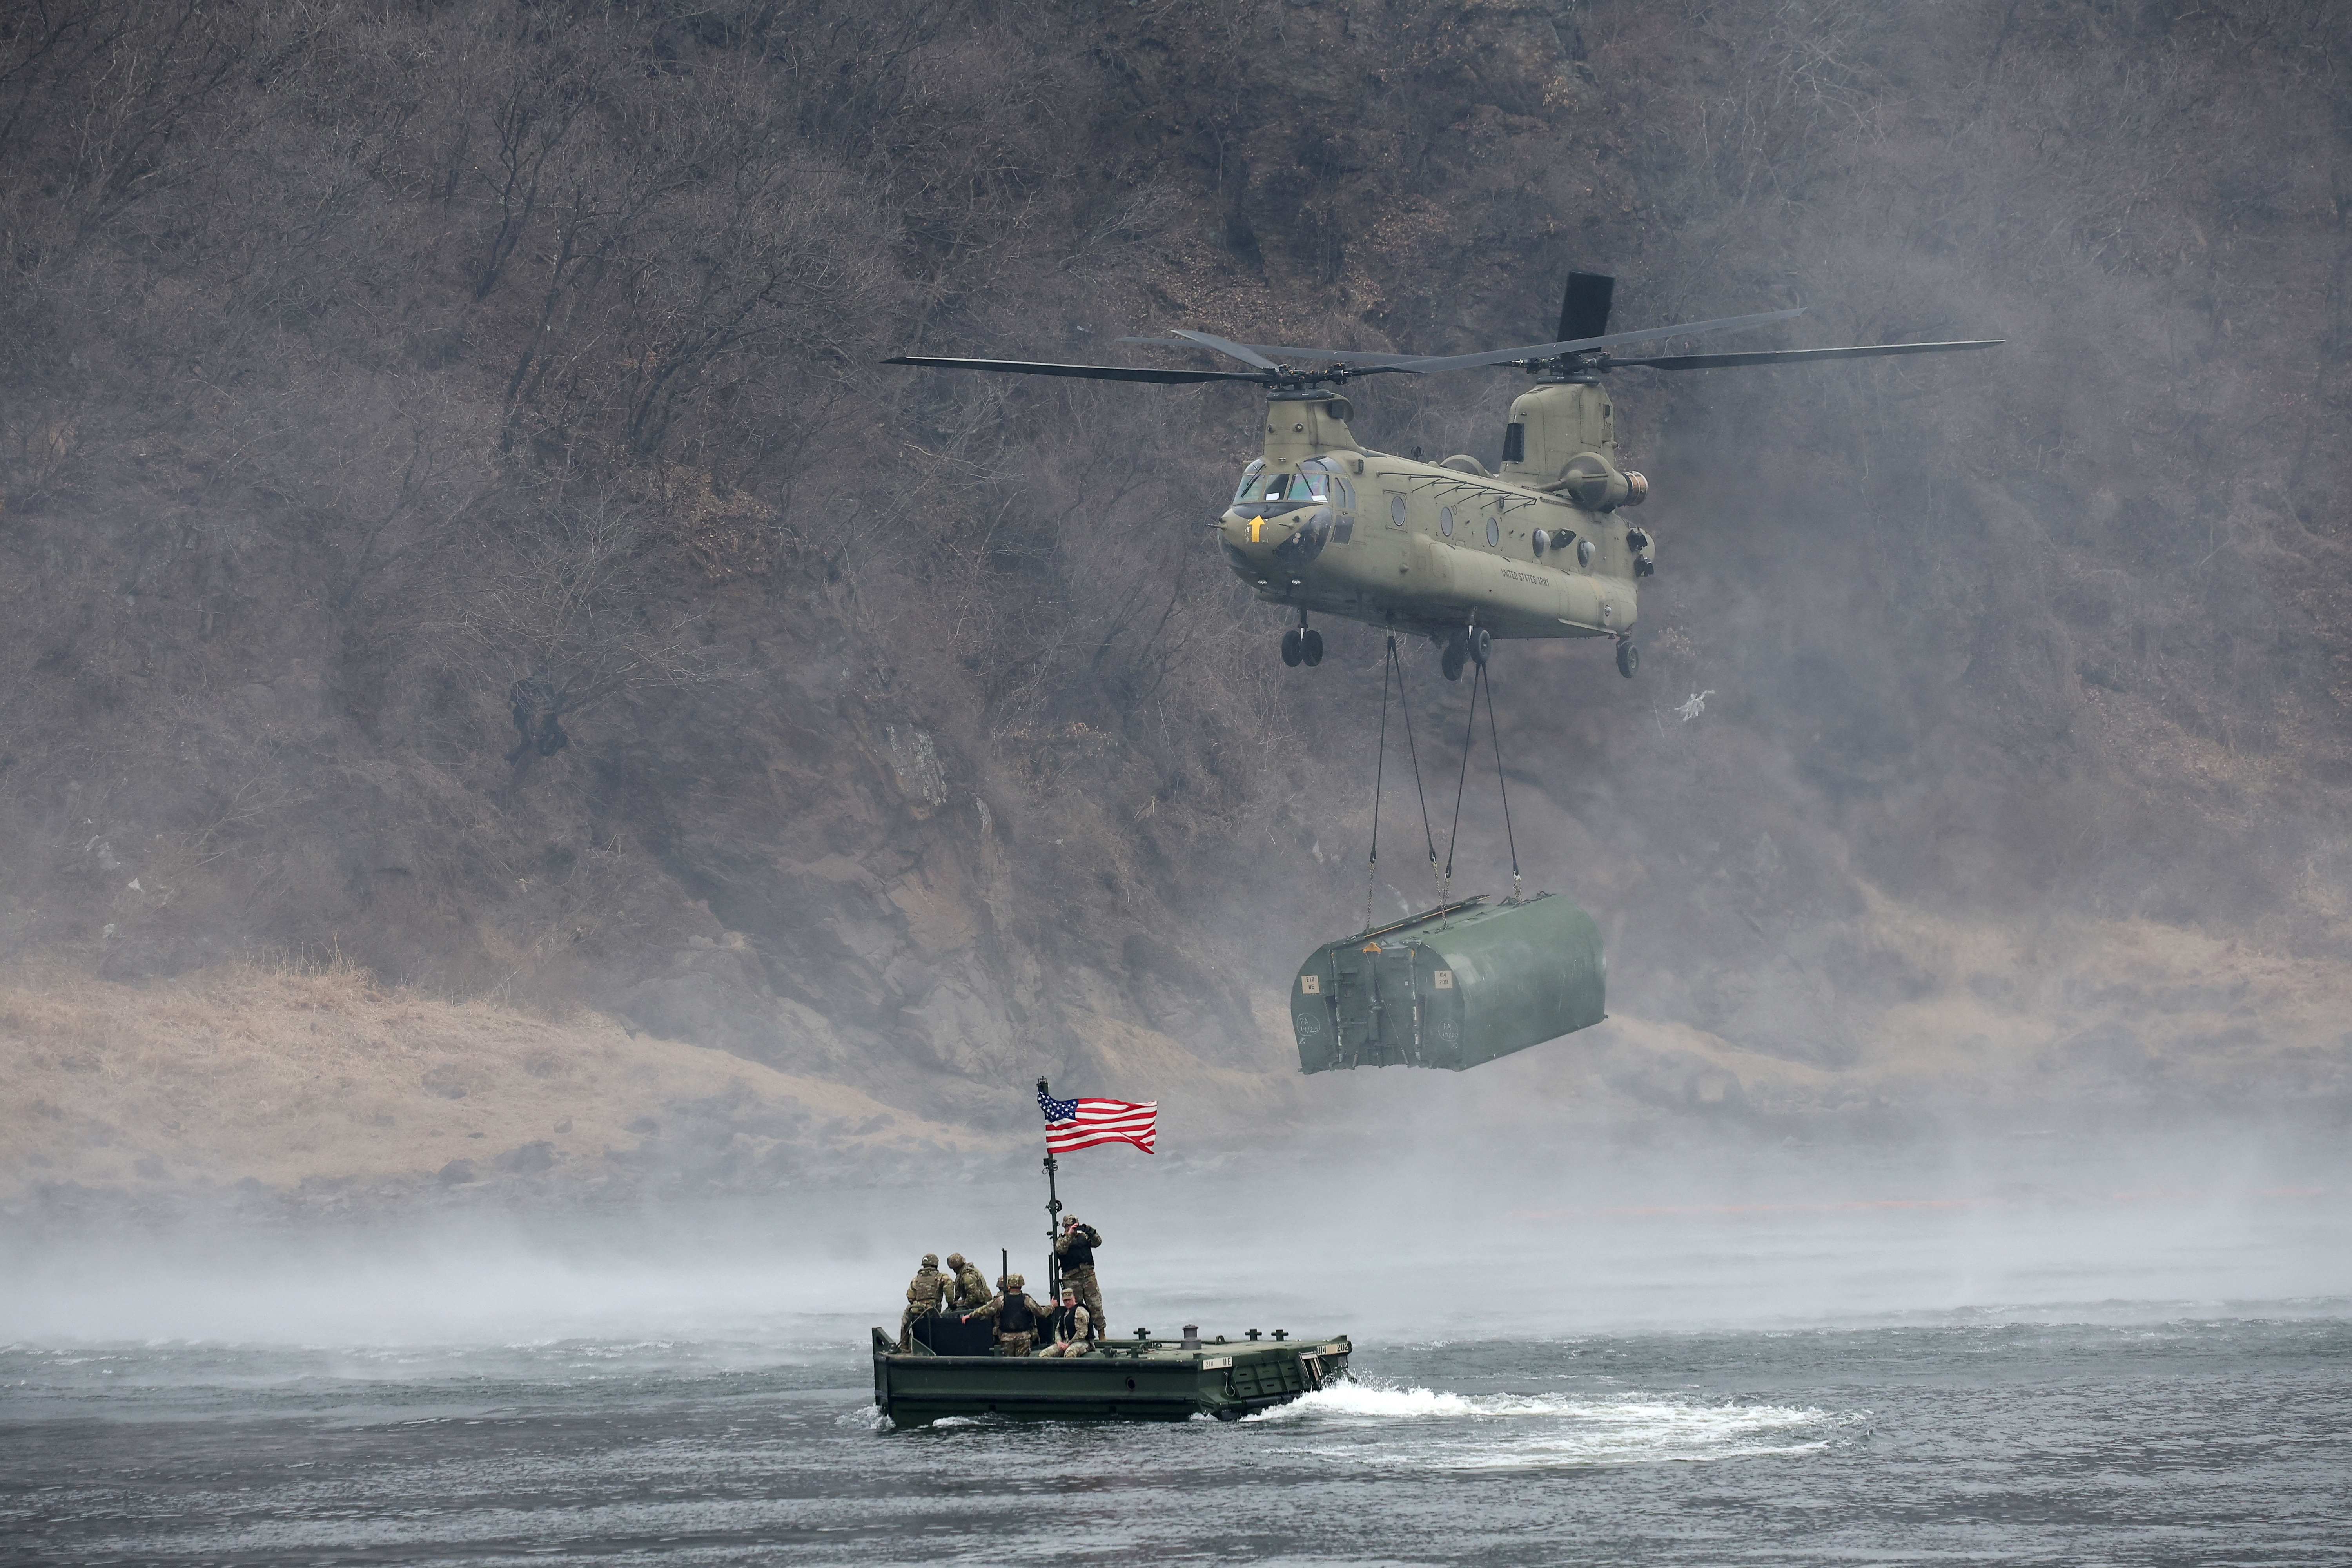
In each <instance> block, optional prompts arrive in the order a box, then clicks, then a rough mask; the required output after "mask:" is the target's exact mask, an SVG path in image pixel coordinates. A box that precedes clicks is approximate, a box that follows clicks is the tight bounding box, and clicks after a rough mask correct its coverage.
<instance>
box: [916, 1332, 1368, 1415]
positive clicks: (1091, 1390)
mask: <svg viewBox="0 0 2352 1568" xmlns="http://www.w3.org/2000/svg"><path fill="white" fill-rule="evenodd" d="M909 1337H910V1339H911V1341H912V1343H913V1348H912V1349H911V1350H908V1351H901V1350H899V1349H898V1341H897V1340H895V1339H894V1338H892V1337H891V1336H890V1335H889V1334H888V1333H887V1332H885V1331H883V1330H881V1329H877V1330H875V1331H874V1403H875V1405H876V1406H877V1407H878V1408H879V1409H880V1410H881V1412H882V1414H883V1415H887V1416H888V1417H889V1419H890V1422H891V1424H892V1425H893V1426H926V1425H928V1424H929V1423H931V1422H933V1421H937V1420H940V1419H941V1418H942V1417H945V1416H949V1415H1003V1416H1010V1417H1013V1418H1015V1419H1020V1420H1030V1421H1184V1420H1189V1419H1190V1418H1192V1416H1194V1415H1211V1416H1214V1417H1215V1418H1216V1419H1218V1420H1220V1421H1235V1420H1239V1419H1240V1418H1241V1417H1242V1416H1244V1415H1248V1414H1250V1413H1251V1412H1252V1411H1255V1410H1266V1409H1271V1408H1272V1407H1273V1406H1275V1405H1286V1404H1288V1403H1289V1402H1290V1401H1291V1400H1294V1399H1297V1397H1298V1396H1299V1395H1301V1394H1311V1393H1313V1392H1314V1391H1315V1390H1317V1389H1318V1388H1321V1387H1324V1386H1325V1385H1326V1384H1330V1383H1332V1382H1334V1381H1335V1380H1337V1379H1339V1378H1342V1377H1345V1376H1346V1375H1347V1374H1348V1358H1349V1355H1350V1354H1352V1353H1353V1352H1354V1349H1355V1347H1354V1346H1353V1345H1351V1344H1349V1342H1348V1336H1347V1335H1345V1334H1340V1335H1339V1336H1337V1337H1336V1338H1333V1339H1328V1340H1294V1339H1292V1338H1290V1337H1289V1336H1288V1335H1287V1334H1286V1333H1285V1332H1284V1331H1282V1330H1280V1329H1276V1331H1274V1332H1273V1334H1271V1335H1269V1336H1265V1337H1260V1335H1259V1334H1258V1331H1256V1330H1255V1329H1253V1330H1251V1331H1249V1333H1248V1334H1247V1335H1245V1336H1244V1338H1243V1339H1242V1340H1241V1341H1239V1342H1233V1343H1228V1342H1226V1340H1225V1336H1224V1335H1223V1334H1219V1335H1218V1336H1217V1337H1216V1338H1215V1339H1214V1340H1207V1341H1204V1340H1202V1338H1201V1337H1200V1334H1199V1331H1197V1330H1194V1329H1192V1328H1189V1327H1188V1328H1187V1329H1186V1330H1185V1331H1184V1334H1183V1337H1182V1338H1181V1339H1173V1340H1156V1339H1153V1338H1151V1337H1150V1332H1149V1331H1145V1330H1138V1331H1136V1334H1135V1337H1134V1338H1133V1339H1130V1340H1106V1341H1100V1342H1097V1345H1096V1348H1095V1349H1094V1350H1093V1351H1091V1352H1088V1353H1087V1354H1085V1355H1082V1356H1076V1357H1073V1358H1062V1357H1058V1356H998V1355H993V1354H991V1353H990V1345H991V1335H990V1333H989V1331H988V1327H987V1325H986V1324H984V1323H961V1322H958V1321H956V1320H955V1319H954V1318H952V1317H947V1316H944V1315H942V1316H938V1317H931V1318H923V1319H918V1320H917V1321H916V1322H915V1324H914V1331H913V1332H912V1334H911V1335H910V1336H909Z"/></svg>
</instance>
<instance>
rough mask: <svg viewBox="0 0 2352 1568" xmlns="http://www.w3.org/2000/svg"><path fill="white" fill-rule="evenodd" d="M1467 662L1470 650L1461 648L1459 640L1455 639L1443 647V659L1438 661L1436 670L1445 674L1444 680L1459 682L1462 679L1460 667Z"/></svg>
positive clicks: (1460, 640)
mask: <svg viewBox="0 0 2352 1568" xmlns="http://www.w3.org/2000/svg"><path fill="white" fill-rule="evenodd" d="M1469 662H1470V650H1469V649H1468V648H1465V647H1463V646H1462V639H1461V638H1459V637H1456V638H1454V640H1453V641H1452V642H1450V643H1447V644H1446V645H1445V654H1444V658H1440V659H1439V660H1438V662H1437V668H1440V669H1442V670H1444V672H1445V679H1448V680H1459V679H1462V667H1463V666H1464V665H1465V664H1467V663H1469Z"/></svg>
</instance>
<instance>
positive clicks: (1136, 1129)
mask: <svg viewBox="0 0 2352 1568" xmlns="http://www.w3.org/2000/svg"><path fill="white" fill-rule="evenodd" d="M1037 1109H1038V1110H1042V1111H1044V1112H1045V1152H1047V1153H1048V1154H1068V1153H1073V1152H1076V1151H1077V1150H1080V1149H1091V1148H1093V1147H1094V1146H1095V1145H1096V1144H1097V1143H1132V1144H1134V1145H1135V1146H1136V1147H1137V1148H1139V1149H1140V1150H1142V1151H1143V1152H1145V1153H1147V1154H1149V1153H1150V1152H1151V1145H1152V1142H1153V1141H1154V1140H1156V1139H1157V1138H1158V1137H1159V1136H1160V1102H1159V1101H1158V1100H1147V1101H1146V1102H1145V1103H1143V1104H1141V1105H1137V1104H1135V1103H1133V1102H1132V1101H1129V1100H1055V1099H1054V1098H1053V1097H1052V1096H1050V1095H1048V1094H1047V1093H1046V1092H1045V1090H1044V1089H1039V1090H1038V1091H1037Z"/></svg>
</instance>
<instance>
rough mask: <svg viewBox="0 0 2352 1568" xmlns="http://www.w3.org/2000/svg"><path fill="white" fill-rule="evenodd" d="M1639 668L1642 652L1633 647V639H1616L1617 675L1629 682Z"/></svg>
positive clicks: (1640, 666)
mask: <svg viewBox="0 0 2352 1568" xmlns="http://www.w3.org/2000/svg"><path fill="white" fill-rule="evenodd" d="M1639 668H1642V650H1641V649H1640V648H1637V647H1634V646H1633V638H1631V637H1619V638H1618V639H1617V673H1618V674H1620V675H1622V676H1623V677H1624V678H1625V679H1628V680H1631V679H1633V672H1634V671H1635V670H1637V669H1639Z"/></svg>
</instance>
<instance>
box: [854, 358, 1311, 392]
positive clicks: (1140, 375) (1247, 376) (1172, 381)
mask: <svg viewBox="0 0 2352 1568" xmlns="http://www.w3.org/2000/svg"><path fill="white" fill-rule="evenodd" d="M882 363H884V364H916V365H929V366H931V367H932V368H934V369H937V370H1001V371H1008V372H1011V373H1012V374H1015V375H1068V376H1076V377H1077V378H1079V379H1080V380H1084V381H1146V382H1152V383H1156V384H1159V385H1161V386H1183V385H1187V384H1191V383H1193V382H1200V381H1250V382H1257V383H1261V384H1263V383H1265V382H1266V381H1268V380H1270V379H1272V378H1271V377H1269V376H1267V375H1265V374H1261V373H1259V372H1256V371H1246V370H1149V369H1144V368H1140V367H1139V366H1135V365H1124V364H1045V363H1039V362H1038V361H1035V360H1025V359H940V358H937V357H935V356H933V355H930V354H899V355H898V356H897V357H896V358H893V359H886V360H884V361H883V362H882Z"/></svg>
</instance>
